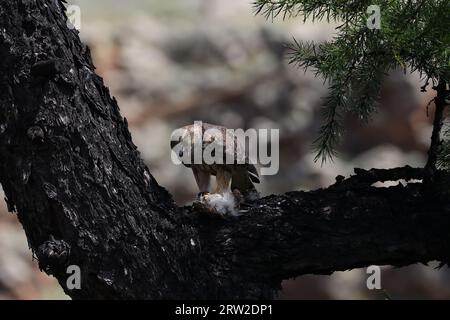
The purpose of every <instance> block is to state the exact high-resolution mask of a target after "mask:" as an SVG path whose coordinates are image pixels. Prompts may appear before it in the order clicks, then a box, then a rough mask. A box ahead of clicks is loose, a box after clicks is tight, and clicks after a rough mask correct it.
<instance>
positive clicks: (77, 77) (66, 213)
mask: <svg viewBox="0 0 450 320" xmlns="http://www.w3.org/2000/svg"><path fill="white" fill-rule="evenodd" d="M0 58H1V61H2V64H0V106H1V111H0V182H1V184H2V186H3V189H4V191H5V194H6V198H7V202H8V206H9V208H10V210H11V211H15V212H17V215H18V217H19V220H20V222H21V223H22V225H23V227H24V230H25V232H26V235H27V238H28V241H29V244H30V246H31V249H32V250H33V252H34V254H35V255H36V257H37V258H38V260H39V265H40V267H41V268H42V269H43V270H45V271H46V272H47V273H49V274H52V275H54V276H55V277H56V278H57V279H58V280H59V282H60V284H61V286H62V287H63V288H64V290H65V291H66V293H67V294H69V295H70V296H71V297H73V298H96V299H104V298H114V299H119V298H122V299H137V298H141V299H162V298H166V299H170V298H197V299H200V298H271V297H273V296H274V292H275V291H276V289H278V288H279V286H280V282H281V280H282V279H286V278H289V277H295V276H299V275H302V274H307V273H316V274H329V273H331V272H333V271H336V270H346V269H351V268H356V267H363V266H367V265H370V264H391V265H396V266H402V265H407V264H410V263H417V262H423V263H425V262H427V261H430V260H439V261H441V262H444V263H447V262H448V255H449V252H450V250H449V249H450V248H449V243H450V242H449V237H450V233H449V232H448V230H450V212H449V211H450V205H449V203H448V201H446V199H447V198H446V197H438V196H437V195H436V197H435V198H428V196H424V195H422V193H421V191H420V190H421V184H420V183H410V184H408V185H406V186H403V185H399V186H396V187H390V188H375V187H373V186H372V184H373V183H374V182H377V181H386V180H399V179H405V180H411V179H420V178H421V177H422V175H423V172H422V171H421V170H420V169H412V168H399V169H392V170H378V171H377V170H370V171H361V170H360V171H357V174H356V176H355V177H352V178H350V179H348V180H345V179H343V178H342V177H340V178H339V179H338V180H339V182H337V183H336V184H335V185H333V186H331V187H329V188H327V189H322V190H317V191H312V192H290V193H287V194H285V195H280V196H269V197H265V198H263V199H260V200H258V201H256V202H254V203H250V204H248V205H246V206H244V207H243V208H242V209H243V210H242V212H241V214H242V215H241V216H239V217H235V218H232V217H229V218H217V217H211V216H208V215H204V214H201V213H198V212H196V211H194V210H193V209H192V208H191V207H184V208H179V207H177V206H176V205H175V204H174V202H173V200H172V198H171V196H170V195H169V194H168V192H167V191H166V190H165V189H164V188H162V187H160V186H159V185H158V184H157V182H156V181H155V179H154V178H153V177H152V176H151V174H150V173H149V171H148V169H147V168H146V167H145V165H144V164H143V162H142V160H141V158H140V156H139V153H138V151H137V150H136V147H135V146H134V144H133V143H132V140H131V136H130V133H129V131H128V128H127V123H126V120H124V119H122V117H121V116H120V113H119V108H118V106H117V102H116V101H115V99H113V98H111V96H110V94H109V92H108V90H107V88H106V87H105V86H104V84H103V82H102V79H101V78H100V77H98V76H97V75H96V74H95V72H94V66H93V64H92V60H91V57H90V54H89V50H88V49H87V48H86V47H85V46H84V45H83V44H81V42H80V40H79V38H78V35H77V33H76V32H75V31H73V30H69V29H68V28H67V26H66V17H65V15H64V8H63V5H62V2H61V1H56V0H17V1H2V2H1V3H0ZM70 265H78V266H79V267H80V269H81V273H82V275H81V276H82V283H81V289H80V290H69V289H67V287H66V279H67V277H68V274H67V273H66V270H67V267H68V266H70Z"/></svg>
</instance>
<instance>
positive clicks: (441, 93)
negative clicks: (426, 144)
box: [425, 80, 447, 181]
mask: <svg viewBox="0 0 450 320" xmlns="http://www.w3.org/2000/svg"><path fill="white" fill-rule="evenodd" d="M446 86H447V85H446V83H445V81H443V80H439V83H438V85H437V86H436V87H434V88H433V89H435V90H436V97H435V98H434V103H435V106H436V109H435V111H434V120H433V132H432V134H431V144H430V148H429V150H428V161H427V163H426V165H425V171H426V180H430V181H433V179H434V175H435V172H436V163H437V158H438V155H439V152H440V147H441V144H442V141H441V130H442V125H443V123H444V110H445V93H446V89H447V88H446Z"/></svg>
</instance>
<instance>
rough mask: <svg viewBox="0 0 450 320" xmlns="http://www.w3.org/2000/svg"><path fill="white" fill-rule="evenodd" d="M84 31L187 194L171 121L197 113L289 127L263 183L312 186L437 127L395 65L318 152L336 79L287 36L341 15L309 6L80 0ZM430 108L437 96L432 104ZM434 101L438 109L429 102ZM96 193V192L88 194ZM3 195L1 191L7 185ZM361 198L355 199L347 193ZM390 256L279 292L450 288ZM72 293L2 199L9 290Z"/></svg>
mask: <svg viewBox="0 0 450 320" xmlns="http://www.w3.org/2000/svg"><path fill="white" fill-rule="evenodd" d="M71 4H76V5H79V6H80V7H81V37H82V39H83V41H84V42H85V43H87V44H88V45H89V46H90V48H91V51H92V55H93V58H94V63H95V65H96V66H97V72H98V73H99V74H100V75H101V76H102V77H103V78H104V80H105V83H106V85H107V86H109V88H110V90H111V92H112V94H113V95H114V96H115V97H116V98H117V100H118V102H119V105H120V108H121V112H122V114H123V116H124V117H126V118H127V120H128V123H129V125H130V130H131V132H132V136H133V140H134V142H135V144H136V145H137V146H138V148H139V150H140V151H141V153H142V157H143V158H144V160H145V162H146V163H147V164H148V166H149V168H150V171H151V172H152V174H153V175H154V176H155V178H156V179H157V181H158V182H159V183H160V184H161V185H163V186H165V187H166V188H167V189H168V190H169V191H170V192H171V193H172V194H173V195H174V198H175V200H176V201H177V202H178V203H179V204H180V205H184V204H189V203H190V202H192V200H193V199H194V197H195V195H196V186H195V181H194V178H193V176H192V173H191V172H190V170H187V169H186V168H184V167H182V166H175V165H174V164H172V162H171V161H170V149H169V144H168V141H169V137H170V134H171V132H172V130H173V129H175V128H177V127H180V126H183V125H186V124H191V123H193V121H194V120H202V121H204V122H209V123H214V124H220V125H224V126H227V127H230V128H243V129H247V128H269V129H270V128H278V129H280V138H281V141H280V171H279V173H278V174H277V175H276V176H265V177H263V181H262V184H261V185H260V191H261V193H262V194H263V195H265V194H270V193H282V192H286V191H290V190H299V189H302V190H311V189H316V188H320V187H325V186H327V185H329V184H330V183H333V182H334V178H335V176H337V175H338V174H342V175H349V174H350V173H351V172H352V169H353V168H354V167H362V168H372V167H377V168H386V167H395V166H402V165H405V164H409V165H411V166H422V165H423V164H424V162H425V159H426V150H427V145H428V143H429V137H430V135H431V124H430V119H429V118H428V117H427V112H426V105H427V103H428V101H429V100H430V99H431V98H432V96H431V94H432V93H431V92H430V93H420V90H419V80H420V79H419V78H418V76H417V75H405V74H403V73H402V72H397V71H393V72H392V74H390V75H389V77H387V78H386V81H385V83H384V85H383V92H382V104H381V107H380V109H379V111H378V112H377V113H376V114H375V115H374V116H373V119H372V122H371V123H370V124H369V125H364V124H362V123H360V122H358V121H357V120H355V119H347V120H346V121H347V128H348V131H347V134H346V135H345V136H344V141H343V144H342V146H341V147H340V150H339V157H337V158H336V159H335V160H334V162H332V163H326V164H324V165H323V166H321V164H320V163H315V162H314V153H313V152H312V150H311V143H312V141H313V140H314V138H315V137H316V135H317V129H318V127H319V125H320V107H321V103H322V97H324V96H325V95H326V94H327V89H326V84H325V85H324V83H323V81H322V80H321V79H317V78H315V77H314V76H313V75H312V74H311V73H309V72H306V73H305V72H303V71H302V70H298V69H296V67H295V66H291V65H289V64H288V63H287V60H288V58H287V54H288V50H287V48H286V44H287V43H289V42H290V41H291V40H292V37H295V38H296V39H298V40H314V41H324V40H327V39H331V37H332V35H333V30H334V28H333V27H334V26H333V25H328V24H321V23H318V24H311V23H306V24H303V23H302V22H301V18H298V19H296V20H295V19H294V20H289V21H283V20H281V19H275V20H274V21H273V22H272V21H268V20H266V19H264V18H263V17H260V16H255V14H254V10H253V8H252V3H251V0H170V1H164V0H128V1H119V0H97V1H88V0H78V1H75V0H74V1H71ZM431 108H432V107H431ZM430 112H432V110H430ZM86 196H89V195H86ZM1 198H3V197H1ZM349 201H351V199H349ZM433 267H435V266H434V265H433V266H432V267H423V266H420V265H414V266H410V267H407V268H400V269H392V268H390V267H383V268H382V270H383V273H382V287H383V290H368V289H367V288H366V279H367V276H368V275H367V274H366V270H365V269H359V270H352V271H348V272H337V273H335V274H333V275H332V276H312V275H311V276H309V275H307V276H303V277H300V278H298V279H292V280H287V281H284V283H283V290H282V291H281V292H280V294H279V297H280V298H281V299H314V298H323V299H386V298H392V299H409V298H428V299H435V298H441V299H446V298H450V273H449V271H448V269H440V270H437V269H435V268H433ZM51 298H56V299H65V298H67V296H65V295H64V293H63V292H62V290H61V289H60V288H59V286H58V285H57V283H56V281H55V280H54V279H53V278H50V277H47V276H46V275H44V274H43V273H41V272H39V270H38V268H37V263H36V261H35V260H33V258H32V255H31V252H30V251H29V249H28V246H27V242H26V238H25V236H24V233H23V230H22V228H21V226H20V225H19V224H18V222H17V221H16V217H15V215H13V214H11V213H8V212H7V209H6V205H5V204H2V206H0V299H51Z"/></svg>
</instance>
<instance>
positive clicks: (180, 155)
mask: <svg viewBox="0 0 450 320" xmlns="http://www.w3.org/2000/svg"><path fill="white" fill-rule="evenodd" d="M178 156H179V157H180V158H182V157H183V150H180V152H178Z"/></svg>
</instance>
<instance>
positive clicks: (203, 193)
mask: <svg viewBox="0 0 450 320" xmlns="http://www.w3.org/2000/svg"><path fill="white" fill-rule="evenodd" d="M208 194H209V192H199V193H198V194H197V199H201V198H203V197H204V196H206V195H208Z"/></svg>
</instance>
